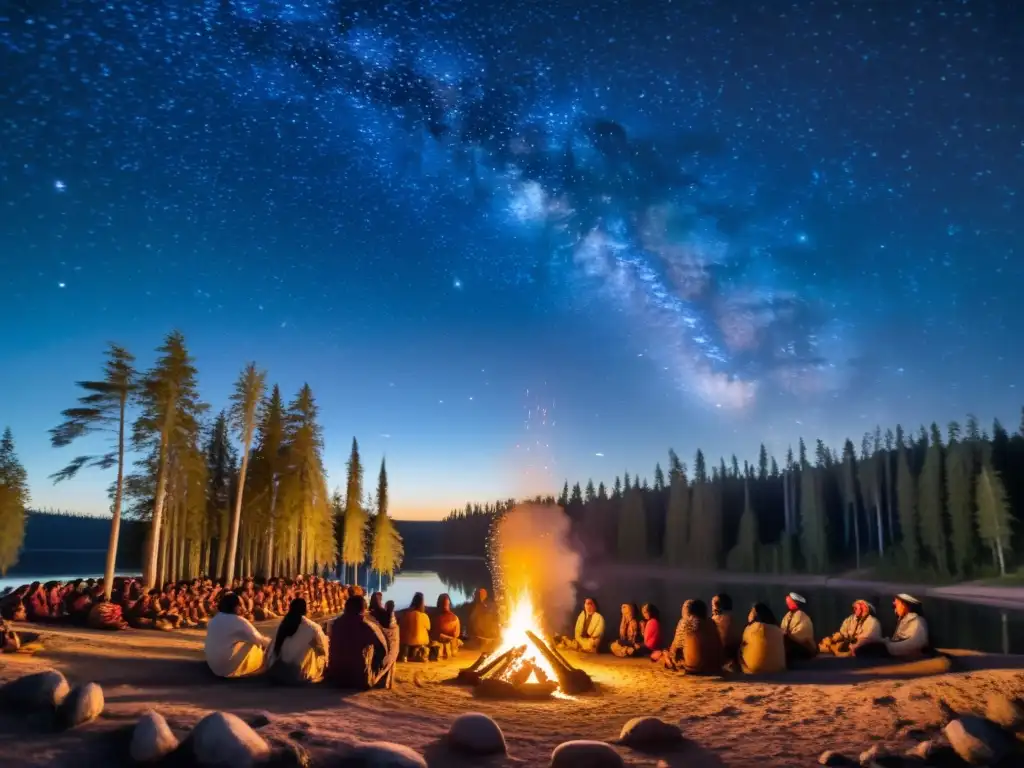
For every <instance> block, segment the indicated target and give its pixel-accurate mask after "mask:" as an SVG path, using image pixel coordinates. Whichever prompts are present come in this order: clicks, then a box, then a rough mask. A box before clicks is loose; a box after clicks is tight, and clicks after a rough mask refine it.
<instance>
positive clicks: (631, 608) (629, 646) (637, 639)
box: [611, 603, 643, 657]
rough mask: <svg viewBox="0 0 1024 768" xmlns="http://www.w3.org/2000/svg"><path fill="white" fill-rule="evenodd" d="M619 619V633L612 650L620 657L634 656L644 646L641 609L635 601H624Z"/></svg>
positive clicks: (613, 642)
mask: <svg viewBox="0 0 1024 768" xmlns="http://www.w3.org/2000/svg"><path fill="white" fill-rule="evenodd" d="M621 614H622V618H621V619H620V620H619V635H618V637H616V638H615V639H614V640H613V641H612V645H611V652H612V653H613V654H615V655H616V656H619V657H625V656H634V655H636V653H637V651H638V650H639V649H641V648H643V636H642V635H641V634H640V621H639V619H640V610H639V609H638V608H637V607H636V604H635V603H623V604H622V608H621Z"/></svg>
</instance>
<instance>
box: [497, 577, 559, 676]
mask: <svg viewBox="0 0 1024 768" xmlns="http://www.w3.org/2000/svg"><path fill="white" fill-rule="evenodd" d="M540 627H541V621H540V616H539V614H538V613H537V611H536V609H535V608H534V607H533V600H532V599H531V598H530V594H529V592H527V591H523V592H520V593H519V594H518V595H517V596H516V597H515V598H514V599H513V600H511V602H510V610H509V616H508V624H507V626H506V627H505V629H504V631H503V632H502V635H501V645H500V646H499V647H498V648H497V650H495V651H494V653H492V654H491V655H490V656H488V657H487V660H486V661H485V662H484V663H485V664H487V663H489V662H491V661H493V660H494V659H496V658H498V657H499V656H501V655H502V654H504V653H507V652H508V651H510V650H512V649H513V648H519V647H520V646H524V645H525V646H526V653H524V654H523V655H522V656H521V657H519V658H518V659H517V660H516V661H515V662H514V663H513V664H511V665H510V666H509V668H508V669H507V670H506V671H505V673H504V674H503V675H502V678H503V679H506V680H507V679H508V678H510V677H512V676H513V675H514V674H515V673H516V672H517V671H518V670H520V669H522V666H523V665H524V664H526V663H532V664H533V665H534V668H535V669H539V670H540V671H541V672H543V673H544V675H546V676H547V679H548V680H549V681H551V682H553V683H557V682H558V675H557V673H556V672H555V668H554V667H553V666H551V664H550V662H548V660H547V659H546V658H545V657H544V654H542V653H541V652H540V650H539V649H538V648H537V647H536V646H535V645H534V643H533V641H532V640H531V639H530V637H529V635H527V634H526V633H527V631H531V632H533V633H535V634H537V635H540V634H541V630H540ZM527 682H530V683H537V682H540V681H539V680H538V679H537V675H536V673H535V672H531V673H530V677H529V679H528V680H527Z"/></svg>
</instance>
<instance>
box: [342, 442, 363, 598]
mask: <svg viewBox="0 0 1024 768" xmlns="http://www.w3.org/2000/svg"><path fill="white" fill-rule="evenodd" d="M362 499H363V464H362V461H361V459H360V458H359V443H358V442H357V441H356V439H355V438H354V437H353V438H352V451H351V453H350V454H349V457H348V482H347V484H346V487H345V539H344V541H343V542H342V551H341V560H342V562H343V563H345V565H351V566H352V567H353V568H355V581H356V583H358V581H359V565H360V563H362V562H363V561H365V560H366V510H365V509H364V508H363V501H362Z"/></svg>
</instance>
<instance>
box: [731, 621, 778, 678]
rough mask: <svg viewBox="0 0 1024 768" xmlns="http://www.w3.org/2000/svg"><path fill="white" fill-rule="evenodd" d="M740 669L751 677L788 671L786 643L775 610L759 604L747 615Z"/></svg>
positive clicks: (741, 647)
mask: <svg viewBox="0 0 1024 768" xmlns="http://www.w3.org/2000/svg"><path fill="white" fill-rule="evenodd" d="M740 667H741V668H742V669H743V671H744V673H746V674H748V675H757V674H771V673H774V672H782V671H784V670H785V669H786V643H785V640H784V639H783V635H782V629H781V628H780V627H779V622H778V621H777V620H776V619H775V614H774V613H772V609H771V608H769V607H768V606H767V605H765V604H764V603H755V604H754V606H753V607H752V608H751V609H750V613H749V614H748V615H747V628H746V629H744V630H743V642H742V643H741V644H740Z"/></svg>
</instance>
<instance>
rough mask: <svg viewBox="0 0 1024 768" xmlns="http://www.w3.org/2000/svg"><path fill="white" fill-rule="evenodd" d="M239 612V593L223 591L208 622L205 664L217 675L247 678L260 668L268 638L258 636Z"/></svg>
mask: <svg viewBox="0 0 1024 768" xmlns="http://www.w3.org/2000/svg"><path fill="white" fill-rule="evenodd" d="M241 611H242V605H241V601H240V600H239V598H238V595H237V594H235V593H234V592H226V593H225V594H224V596H223V597H221V599H220V603H218V604H217V614H216V615H215V616H214V617H213V618H212V619H210V623H209V624H208V625H207V628H206V643H205V647H204V652H205V654H206V663H207V665H208V666H209V667H210V671H211V672H213V674H215V675H217V676H218V677H246V676H249V675H254V674H256V673H257V672H259V671H260V670H261V669H263V652H264V651H265V650H266V649H267V647H268V646H269V645H270V638H269V637H266V636H264V635H261V634H260V633H259V632H258V631H257V630H256V627H254V626H253V625H252V624H250V623H249V621H248V620H246V619H244V618H243V617H242V616H241V615H240V614H241Z"/></svg>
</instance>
